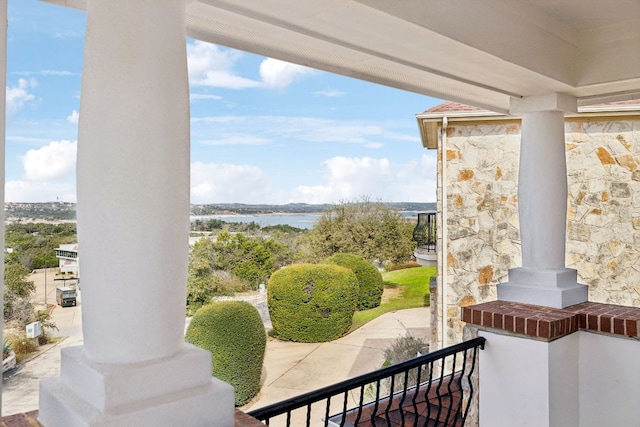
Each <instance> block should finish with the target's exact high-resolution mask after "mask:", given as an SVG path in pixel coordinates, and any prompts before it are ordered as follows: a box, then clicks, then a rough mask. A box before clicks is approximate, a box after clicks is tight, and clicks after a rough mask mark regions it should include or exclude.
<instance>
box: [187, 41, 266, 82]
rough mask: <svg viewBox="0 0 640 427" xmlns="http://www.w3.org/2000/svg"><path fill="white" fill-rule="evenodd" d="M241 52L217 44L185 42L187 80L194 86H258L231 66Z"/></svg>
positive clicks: (239, 56) (240, 55)
mask: <svg viewBox="0 0 640 427" xmlns="http://www.w3.org/2000/svg"><path fill="white" fill-rule="evenodd" d="M241 57H242V53H241V52H239V51H236V50H232V49H225V48H221V47H219V46H217V45H214V44H210V43H205V42H201V41H195V42H194V43H189V44H187V61H188V64H189V82H190V83H191V84H192V85H194V86H210V87H223V88H227V89H245V88H250V87H258V86H260V82H258V81H255V80H251V79H247V78H244V77H240V76H238V75H236V74H235V73H234V70H233V67H234V65H235V64H236V62H237V61H238V60H239V59H240V58H241Z"/></svg>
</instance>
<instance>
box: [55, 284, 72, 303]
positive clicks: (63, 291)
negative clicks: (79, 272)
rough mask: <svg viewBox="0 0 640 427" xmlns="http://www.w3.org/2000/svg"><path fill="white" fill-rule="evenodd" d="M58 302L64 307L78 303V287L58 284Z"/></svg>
mask: <svg viewBox="0 0 640 427" xmlns="http://www.w3.org/2000/svg"><path fill="white" fill-rule="evenodd" d="M56 302H57V303H58V305H60V306H62V307H69V306H75V305H76V289H75V288H71V287H68V286H58V287H57V288H56Z"/></svg>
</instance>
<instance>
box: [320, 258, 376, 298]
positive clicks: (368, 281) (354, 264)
mask: <svg viewBox="0 0 640 427" xmlns="http://www.w3.org/2000/svg"><path fill="white" fill-rule="evenodd" d="M324 262H326V263H329V264H336V265H339V266H341V267H346V268H348V269H349V270H351V271H353V272H354V273H355V275H356V277H357V278H358V286H359V288H358V305H357V307H356V308H357V309H358V310H367V309H369V308H374V307H377V306H379V305H380V301H381V300H382V291H384V281H383V280H382V274H380V271H378V269H377V268H376V267H375V266H374V265H373V264H371V263H370V262H369V261H367V260H366V259H364V258H362V257H360V256H358V255H354V254H345V253H337V254H333V255H331V256H330V257H329V258H327V259H326V260H325V261H324Z"/></svg>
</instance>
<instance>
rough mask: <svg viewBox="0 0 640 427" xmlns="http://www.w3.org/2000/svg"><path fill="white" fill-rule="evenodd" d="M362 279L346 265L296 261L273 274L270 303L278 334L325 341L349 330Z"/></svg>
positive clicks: (269, 289)
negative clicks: (296, 262)
mask: <svg viewBox="0 0 640 427" xmlns="http://www.w3.org/2000/svg"><path fill="white" fill-rule="evenodd" d="M357 298H358V279H357V278H356V275H355V274H354V273H353V272H352V271H351V270H349V269H348V268H345V267H340V266H339V265H332V264H295V265H292V266H289V267H286V268H283V269H280V270H278V271H276V272H275V273H273V274H272V275H271V279H270V280H269V283H268V285H267V303H268V306H269V314H270V316H271V324H272V325H273V330H274V332H275V335H276V336H277V337H278V338H280V339H283V340H289V341H296V342H325V341H331V340H334V339H336V338H338V337H340V336H342V335H343V334H344V333H345V332H347V331H348V330H349V327H350V326H351V322H352V319H353V313H354V312H355V309H356V303H357Z"/></svg>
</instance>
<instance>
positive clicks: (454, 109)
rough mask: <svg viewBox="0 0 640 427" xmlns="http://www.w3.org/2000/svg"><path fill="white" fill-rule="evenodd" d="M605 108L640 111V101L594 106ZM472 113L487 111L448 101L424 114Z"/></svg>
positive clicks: (615, 102)
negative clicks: (623, 107) (633, 108)
mask: <svg viewBox="0 0 640 427" xmlns="http://www.w3.org/2000/svg"><path fill="white" fill-rule="evenodd" d="M605 106H612V107H613V106H621V107H622V106H625V107H629V106H631V107H633V106H637V107H638V108H639V109H640V99H628V100H624V101H614V102H607V103H604V104H598V105H593V107H605ZM472 111H477V112H482V111H487V110H485V109H482V108H478V107H474V106H472V105H466V104H462V103H460V102H453V101H447V102H444V103H442V104H439V105H436V106H435V107H431V108H429V109H428V110H426V111H425V112H424V113H423V114H433V113H436V114H438V113H464V112H472ZM487 112H488V111H487Z"/></svg>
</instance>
